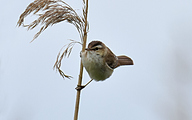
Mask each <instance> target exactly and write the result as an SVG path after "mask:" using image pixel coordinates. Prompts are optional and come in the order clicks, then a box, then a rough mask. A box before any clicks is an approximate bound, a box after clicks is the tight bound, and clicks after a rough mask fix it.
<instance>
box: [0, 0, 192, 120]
mask: <svg viewBox="0 0 192 120" xmlns="http://www.w3.org/2000/svg"><path fill="white" fill-rule="evenodd" d="M65 1H66V2H67V3H68V4H70V5H71V6H72V7H73V8H74V9H75V10H76V11H77V12H78V13H81V8H82V1H81V0H73V1H70V0H65ZM0 2H1V7H0V15H1V17H0V24H1V27H0V120H71V119H73V114H74V108H75V98H76V90H75V87H76V85H77V79H78V75H79V64H80V56H79V54H80V50H81V46H80V45H78V44H77V45H75V47H74V49H73V51H72V54H71V56H70V57H69V58H68V59H64V60H63V62H62V69H63V70H64V72H65V73H66V74H69V75H72V76H73V79H71V80H68V79H65V80H64V79H62V77H61V76H60V75H59V74H58V73H57V72H56V71H55V70H53V65H54V63H55V61H56V57H57V54H58V52H59V50H60V49H61V48H62V46H63V45H65V44H67V43H69V42H70V41H69V40H68V39H74V40H77V41H80V39H79V35H78V32H77V31H76V29H75V27H73V26H72V25H70V24H68V23H65V22H62V23H59V24H57V25H54V26H52V27H49V28H48V29H47V30H45V31H44V32H43V33H42V34H41V35H40V36H39V37H38V38H37V39H36V40H35V41H34V42H32V43H30V41H31V40H32V39H33V36H34V35H35V33H37V31H38V30H39V28H40V27H39V28H37V29H35V30H32V31H27V29H26V28H23V27H21V28H17V27H16V23H17V21H18V19H19V16H20V14H21V13H22V12H23V11H24V10H25V8H26V7H27V5H28V4H29V3H31V2H33V1H32V0H24V1H23V0H17V1H16V0H11V1H5V0H1V1H0ZM34 18H35V16H32V15H30V16H29V17H28V18H27V19H26V21H25V23H30V22H31V21H32V20H34ZM88 20H89V24H90V31H89V33H88V43H89V42H90V41H92V40H101V41H102V42H104V43H105V44H106V45H107V46H108V47H109V48H110V49H111V50H112V51H113V52H114V53H115V54H116V55H127V56H129V57H131V58H132V59H133V60H134V63H135V65H134V66H124V67H119V68H117V69H116V70H115V71H114V73H113V75H112V76H111V77H110V78H109V79H107V80H105V81H103V82H95V81H94V82H92V83H91V84H90V85H89V86H88V87H86V88H85V89H84V90H82V93H81V101H80V111H79V120H192V114H191V112H192V102H191V101H192V54H191V51H192V48H191V47H192V0H182V1H181V0H145V1H143V0H126V1H125V0H118V1H115V0H96V1H94V0H90V1H89V16H88ZM89 80H90V78H89V76H88V74H87V72H86V71H84V76H83V83H84V84H85V83H86V82H87V81H89Z"/></svg>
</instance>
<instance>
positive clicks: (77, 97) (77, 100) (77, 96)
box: [74, 0, 88, 120]
mask: <svg viewBox="0 0 192 120" xmlns="http://www.w3.org/2000/svg"><path fill="white" fill-rule="evenodd" d="M87 14H88V0H86V3H85V15H84V19H85V26H84V35H83V47H82V52H83V51H85V47H86V43H87V24H88V22H87ZM82 76H83V64H82V62H81V65H80V73H79V80H78V84H77V86H81V84H82ZM80 94H81V90H77V95H76V104H75V113H74V120H77V119H78V112H79V103H80Z"/></svg>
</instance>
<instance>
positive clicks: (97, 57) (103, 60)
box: [81, 41, 133, 81]
mask: <svg viewBox="0 0 192 120" xmlns="http://www.w3.org/2000/svg"><path fill="white" fill-rule="evenodd" d="M81 60H82V63H83V66H84V67H85V69H86V71H87V72H88V74H89V76H90V77H91V79H94V80H95V81H103V80H105V79H107V78H109V77H110V76H111V74H112V73H113V70H114V69H115V68H117V67H119V66H121V65H133V60H132V59H131V58H129V57H127V56H124V55H122V56H116V55H115V54H114V53H113V52H112V51H111V50H110V49H109V48H108V47H107V46H106V45H105V44H104V43H102V42H101V41H92V42H90V43H89V45H88V48H86V49H85V51H84V52H81ZM91 81H92V80H91Z"/></svg>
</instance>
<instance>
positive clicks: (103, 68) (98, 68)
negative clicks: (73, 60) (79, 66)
mask: <svg viewBox="0 0 192 120" xmlns="http://www.w3.org/2000/svg"><path fill="white" fill-rule="evenodd" d="M81 60H82V63H83V66H84V67H85V69H86V70H87V72H88V74H89V76H90V77H91V78H92V79H94V80H96V81H102V80H105V79H107V78H108V77H110V76H111V74H112V73H113V69H111V68H110V67H109V66H108V65H107V63H106V62H105V61H104V58H103V57H102V56H100V55H98V54H95V53H93V52H92V51H85V52H82V53H81Z"/></svg>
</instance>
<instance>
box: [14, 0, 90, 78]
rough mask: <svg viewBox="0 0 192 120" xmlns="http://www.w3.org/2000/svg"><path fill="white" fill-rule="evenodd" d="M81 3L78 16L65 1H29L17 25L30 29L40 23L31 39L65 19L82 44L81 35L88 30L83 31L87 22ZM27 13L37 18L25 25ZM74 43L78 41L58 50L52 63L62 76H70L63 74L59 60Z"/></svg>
mask: <svg viewBox="0 0 192 120" xmlns="http://www.w3.org/2000/svg"><path fill="white" fill-rule="evenodd" d="M83 3H84V4H83V5H84V6H83V15H82V16H80V15H78V14H77V13H76V11H75V10H74V9H73V8H72V7H71V6H69V5H68V4H67V3H66V2H64V1H62V0H35V1H34V2H32V3H30V4H29V5H28V6H27V8H26V9H25V11H24V12H23V13H22V14H21V15H20V18H19V20H18V22H17V25H18V26H21V25H23V27H27V28H28V30H32V29H34V28H35V27H37V26H38V25H40V26H41V28H40V30H39V31H38V32H37V33H36V34H35V36H34V38H33V40H35V39H36V38H37V37H38V36H39V35H40V34H41V33H42V32H43V31H44V30H46V29H47V28H48V27H49V26H52V25H54V24H57V23H59V22H62V21H66V22H68V23H70V24H72V25H74V26H75V27H76V29H77V31H78V32H79V35H80V38H81V44H83V36H84V34H85V33H84V32H87V31H88V29H86V31H84V30H85V28H88V24H86V22H85V21H86V20H85V16H86V15H85V13H86V12H85V1H84V0H83ZM29 14H34V15H37V16H38V18H37V19H35V20H34V21H33V22H31V23H30V24H27V25H26V24H24V19H25V18H26V17H27V16H28V15H29ZM33 40H32V41H33ZM32 41H31V42H32ZM75 43H80V42H75V41H71V43H69V44H68V45H67V48H66V49H65V50H64V52H63V53H61V51H60V52H59V54H58V56H57V60H56V62H55V64H54V68H56V70H58V72H59V73H60V75H61V76H62V77H63V78H65V77H66V78H71V76H68V75H66V74H64V72H63V71H62V70H61V61H62V59H63V58H64V57H66V56H69V55H70V53H71V51H72V49H73V46H74V44H75Z"/></svg>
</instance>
